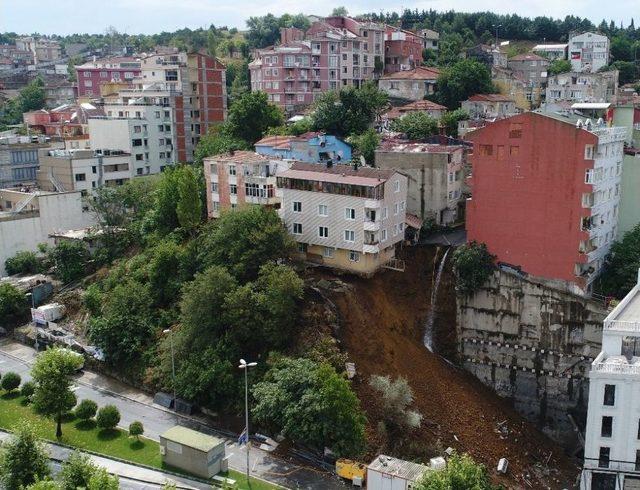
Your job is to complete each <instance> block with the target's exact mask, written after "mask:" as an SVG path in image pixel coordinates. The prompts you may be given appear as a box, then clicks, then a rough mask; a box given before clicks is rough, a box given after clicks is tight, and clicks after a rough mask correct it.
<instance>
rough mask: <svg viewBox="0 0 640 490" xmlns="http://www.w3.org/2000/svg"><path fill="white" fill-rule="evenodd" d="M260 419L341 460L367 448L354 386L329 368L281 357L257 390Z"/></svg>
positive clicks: (258, 415) (257, 407) (257, 413)
mask: <svg viewBox="0 0 640 490" xmlns="http://www.w3.org/2000/svg"><path fill="white" fill-rule="evenodd" d="M253 396H254V398H255V399H256V405H255V406H254V409H253V416H254V417H255V419H256V420H257V421H258V422H259V423H261V424H264V425H265V426H266V427H268V428H271V429H274V430H277V431H281V432H282V433H283V434H284V435H285V436H286V437H288V438H289V439H290V440H292V441H294V442H304V444H306V445H309V446H311V447H314V448H318V449H322V448H324V447H329V448H331V450H332V451H333V452H334V453H336V454H337V455H338V456H349V455H351V456H354V455H357V454H358V453H359V452H360V451H361V450H362V448H363V444H364V425H365V418H364V415H363V414H362V411H361V410H360V404H359V401H358V398H357V397H356V395H355V394H354V393H353V391H352V390H351V386H350V384H349V382H348V381H347V380H346V379H345V378H344V377H342V376H340V375H339V374H338V373H336V371H335V370H334V369H333V368H332V367H331V366H329V365H327V364H316V363H314V362H313V361H311V360H309V359H289V358H282V359H280V360H278V361H276V362H275V364H274V365H273V366H272V367H271V368H270V369H269V371H268V372H267V374H266V375H265V377H264V379H263V380H262V381H261V382H260V383H257V384H256V385H255V386H254V388H253Z"/></svg>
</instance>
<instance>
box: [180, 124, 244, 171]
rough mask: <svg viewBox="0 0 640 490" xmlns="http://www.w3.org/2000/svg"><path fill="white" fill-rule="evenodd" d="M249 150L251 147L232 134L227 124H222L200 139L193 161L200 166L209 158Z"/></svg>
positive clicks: (210, 129)
mask: <svg viewBox="0 0 640 490" xmlns="http://www.w3.org/2000/svg"><path fill="white" fill-rule="evenodd" d="M248 149H250V145H249V144H248V143H247V142H246V141H244V140H243V139H241V138H238V137H236V136H234V135H233V134H231V130H230V128H229V126H228V125H227V124H220V125H218V126H214V127H212V128H209V132H208V133H207V134H205V135H204V136H202V137H201V138H200V141H199V142H198V146H196V151H195V154H194V158H193V160H194V163H196V164H197V165H200V164H201V163H202V161H203V160H204V159H205V158H207V157H210V156H213V155H220V154H222V153H229V152H232V151H237V150H248Z"/></svg>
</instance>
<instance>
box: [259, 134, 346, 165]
mask: <svg viewBox="0 0 640 490" xmlns="http://www.w3.org/2000/svg"><path fill="white" fill-rule="evenodd" d="M255 148H256V153H259V154H260V155H264V156H270V157H279V158H284V159H292V160H297V161H299V162H305V163H324V162H326V161H328V160H331V161H333V162H334V163H340V162H349V161H351V145H350V144H349V143H346V142H345V141H343V140H341V139H340V138H338V137H336V136H331V135H326V134H322V133H305V134H302V135H300V136H267V137H266V138H262V139H261V140H260V141H258V142H257V143H256V145H255Z"/></svg>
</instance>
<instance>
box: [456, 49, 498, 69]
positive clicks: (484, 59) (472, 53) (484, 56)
mask: <svg viewBox="0 0 640 490" xmlns="http://www.w3.org/2000/svg"><path fill="white" fill-rule="evenodd" d="M465 56H466V57H467V58H468V59H471V60H475V61H477V62H478V63H482V64H483V65H485V66H486V67H487V68H488V69H489V70H491V68H492V67H494V66H499V67H502V68H506V66H507V54H506V53H504V52H502V51H501V50H500V48H496V47H495V46H489V45H488V44H478V45H477V46H473V47H471V48H468V49H467V50H465Z"/></svg>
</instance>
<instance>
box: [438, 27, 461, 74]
mask: <svg viewBox="0 0 640 490" xmlns="http://www.w3.org/2000/svg"><path fill="white" fill-rule="evenodd" d="M463 47H464V39H462V36H461V35H460V34H459V33H457V32H454V33H448V34H444V35H443V36H442V38H441V39H440V43H439V49H438V64H439V65H440V66H448V65H452V64H454V63H457V62H458V61H460V53H462V49H463Z"/></svg>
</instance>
